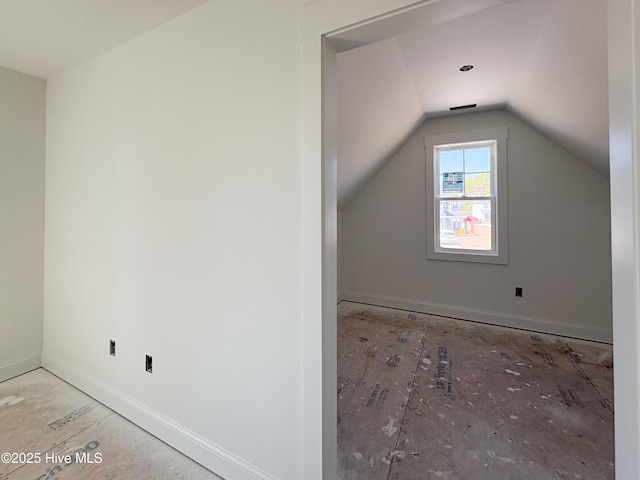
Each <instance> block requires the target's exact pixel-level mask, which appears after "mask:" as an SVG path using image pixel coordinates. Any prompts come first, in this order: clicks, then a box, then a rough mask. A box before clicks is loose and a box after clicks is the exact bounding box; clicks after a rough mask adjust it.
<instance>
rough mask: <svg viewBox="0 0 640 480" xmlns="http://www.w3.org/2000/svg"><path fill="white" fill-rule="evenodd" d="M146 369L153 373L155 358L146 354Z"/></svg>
mask: <svg viewBox="0 0 640 480" xmlns="http://www.w3.org/2000/svg"><path fill="white" fill-rule="evenodd" d="M144 369H145V370H146V371H147V372H149V373H153V358H152V357H151V355H145V361H144Z"/></svg>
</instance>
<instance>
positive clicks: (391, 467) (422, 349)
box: [387, 319, 431, 480]
mask: <svg viewBox="0 0 640 480" xmlns="http://www.w3.org/2000/svg"><path fill="white" fill-rule="evenodd" d="M430 325H431V319H429V323H428V324H427V325H426V327H425V328H424V334H423V337H422V348H421V349H420V355H419V356H418V361H417V362H416V368H415V370H414V371H413V378H412V379H411V387H410V388H411V391H410V392H409V396H408V397H407V402H406V404H405V406H404V412H402V419H401V420H400V428H398V437H397V438H396V445H395V448H394V451H395V452H397V451H398V447H399V446H400V436H401V435H402V427H403V425H404V419H405V417H406V416H407V410H409V402H410V400H411V395H413V392H414V390H415V385H416V378H417V376H418V369H419V368H420V362H421V361H422V356H423V355H424V352H425V348H426V344H427V332H428V330H429V327H430ZM394 461H395V455H391V462H390V463H389V472H388V473H387V480H390V478H391V470H392V469H393V462H394Z"/></svg>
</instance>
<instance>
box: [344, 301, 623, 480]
mask: <svg viewBox="0 0 640 480" xmlns="http://www.w3.org/2000/svg"><path fill="white" fill-rule="evenodd" d="M338 313H339V315H338V460H339V475H338V477H339V479H340V480H426V479H438V480H442V479H451V480H453V479H456V480H485V479H486V480H489V479H491V480H547V479H598V480H607V479H613V478H614V466H613V459H614V448H613V368H612V348H611V346H608V345H602V344H597V343H591V342H585V341H579V340H569V339H565V338H559V337H554V336H550V335H543V334H534V333H529V332H524V331H520V330H512V329H507V328H501V327H493V326H487V325H480V324H476V323H470V322H464V321H459V320H452V319H446V318H442V317H435V316H429V315H422V314H416V313H408V312H404V311H399V310H393V309H385V308H379V307H368V306H363V305H360V304H354V303H349V302H342V303H341V304H340V305H339V308H338Z"/></svg>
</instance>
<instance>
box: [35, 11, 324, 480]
mask: <svg viewBox="0 0 640 480" xmlns="http://www.w3.org/2000/svg"><path fill="white" fill-rule="evenodd" d="M296 4H297V0H295V1H294V0H291V1H288V0H279V1H269V2H264V1H258V0H221V1H213V2H209V3H207V4H205V5H203V6H202V7H200V8H197V9H196V10H193V11H191V12H189V13H187V14H186V15H183V16H181V17H178V18H177V19H175V20H173V21H171V22H169V23H167V24H164V25H163V26H161V27H159V28H157V29H155V30H153V31H151V32H149V33H146V34H144V35H142V36H140V37H138V38H136V39H134V40H132V41H130V42H128V43H126V44H123V45H122V46H120V47H118V48H116V49H114V50H112V51H110V52H108V53H106V54H104V55H102V56H100V57H98V58H95V59H93V60H91V61H89V62H86V63H84V64H82V65H80V66H78V67H77V68H74V69H72V70H70V71H68V72H66V73H64V74H62V75H60V76H57V77H55V78H53V79H51V80H50V81H49V82H48V89H47V94H48V98H47V184H46V238H45V243H46V250H45V329H44V335H45V338H44V342H45V343H44V351H43V364H44V365H45V367H46V368H48V369H50V370H52V371H53V372H54V373H56V374H58V375H60V376H62V378H64V379H66V380H68V381H70V382H71V383H73V384H75V385H78V386H79V387H80V388H82V389H83V390H85V391H86V392H88V393H90V394H91V395H94V396H96V397H97V398H98V399H99V400H102V401H103V402H105V403H106V404H107V405H109V406H111V407H113V408H115V409H116V410H118V411H119V412H121V413H123V414H125V415H126V416H128V417H129V418H131V419H132V420H134V421H135V422H136V423H138V424H140V425H141V426H143V427H144V428H147V429H148V430H149V431H151V433H154V434H156V435H158V436H159V437H161V438H163V439H165V440H166V441H168V442H169V443H171V444H172V445H173V446H175V447H176V448H178V449H180V450H182V451H184V452H185V453H187V454H189V455H191V456H192V457H194V458H195V459H196V460H198V461H200V462H201V463H203V464H204V465H205V466H207V467H209V468H210V469H212V470H213V471H215V472H216V473H219V474H220V475H222V476H224V477H226V478H228V479H230V480H231V479H250V478H251V479H254V478H262V479H267V478H268V479H276V478H277V479H281V480H285V479H291V480H299V479H300V478H302V473H301V472H302V454H301V452H302V432H303V430H302V419H301V416H302V414H301V411H302V402H301V398H302V382H303V378H302V373H301V368H302V367H301V364H302V349H301V321H300V316H301V308H302V306H301V268H300V265H301V233H300V232H301V206H300V204H301V202H300V196H301V192H300V175H301V171H300V163H301V162H300V150H301V145H300V141H301V140H300V138H301V134H300V111H301V105H300V89H301V84H300V45H299V41H298V31H297V8H296ZM110 339H114V340H116V342H117V356H116V357H115V358H114V357H110V356H109V354H108V342H109V340H110ZM145 354H150V355H152V356H153V363H154V371H153V374H149V373H147V372H145V369H144V358H145ZM317 381H318V382H320V380H317Z"/></svg>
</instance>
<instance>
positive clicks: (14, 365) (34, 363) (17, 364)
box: [0, 353, 42, 382]
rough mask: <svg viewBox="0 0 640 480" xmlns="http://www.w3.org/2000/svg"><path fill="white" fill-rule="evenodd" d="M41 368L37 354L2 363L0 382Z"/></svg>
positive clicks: (39, 357) (0, 365) (0, 366)
mask: <svg viewBox="0 0 640 480" xmlns="http://www.w3.org/2000/svg"><path fill="white" fill-rule="evenodd" d="M41 366H42V363H41V355H40V354H39V353H34V354H32V355H25V356H24V357H20V358H16V359H14V360H10V361H8V362H4V363H2V364H0V382H4V381H5V380H9V379H10V378H13V377H17V376H18V375H22V374H23V373H27V372H30V371H31V370H35V369H36V368H40V367H41Z"/></svg>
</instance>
